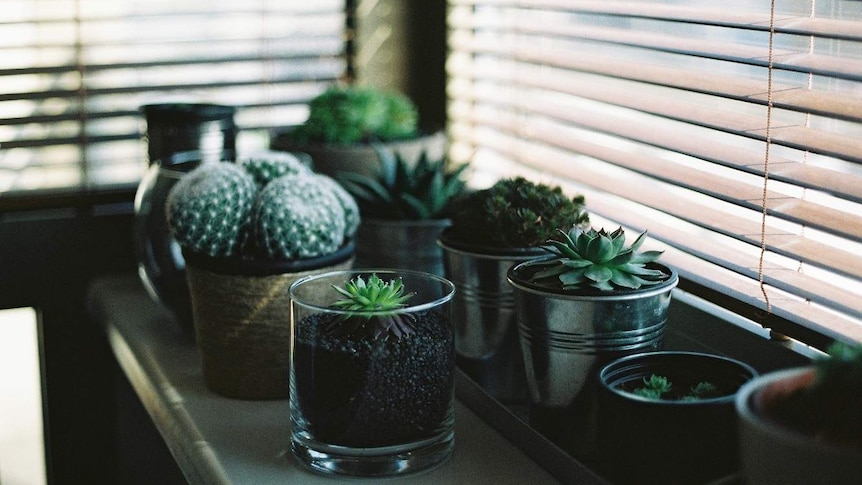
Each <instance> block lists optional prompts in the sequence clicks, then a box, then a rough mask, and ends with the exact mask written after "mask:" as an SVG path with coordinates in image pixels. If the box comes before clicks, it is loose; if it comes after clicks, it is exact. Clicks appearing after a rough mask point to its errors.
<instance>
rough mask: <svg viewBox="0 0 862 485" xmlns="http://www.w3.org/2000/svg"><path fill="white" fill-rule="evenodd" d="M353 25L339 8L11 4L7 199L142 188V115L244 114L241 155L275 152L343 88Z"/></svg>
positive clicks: (7, 0) (2, 108)
mask: <svg viewBox="0 0 862 485" xmlns="http://www.w3.org/2000/svg"><path fill="white" fill-rule="evenodd" d="M345 21H346V17H345V2H344V1H339V0H318V1H314V2H296V1H288V0H242V1H235V0H4V1H3V4H2V9H0V59H2V60H3V62H2V63H0V86H2V87H0V199H2V198H3V195H4V193H5V195H7V196H9V195H13V194H16V193H18V194H20V193H21V192H22V191H27V192H26V194H24V195H27V196H33V195H36V194H37V192H36V191H70V192H75V193H77V192H82V191H92V190H101V189H104V188H106V187H112V186H117V185H130V184H134V183H136V182H137V181H138V179H139V178H140V176H141V174H142V169H143V165H142V164H143V163H144V154H145V149H144V148H142V146H141V145H142V144H141V134H142V130H143V129H144V123H143V117H142V115H141V113H140V112H139V107H140V106H142V105H144V104H148V103H160V102H173V101H193V102H208V103H216V104H226V105H231V106H236V107H237V108H238V110H237V114H236V122H237V124H238V126H239V128H240V130H241V132H240V136H239V140H238V145H239V147H240V149H242V146H243V145H246V146H248V145H251V146H254V147H261V148H262V147H265V146H267V140H266V138H267V136H268V132H269V130H271V129H273V128H278V127H286V126H290V125H294V124H298V123H301V122H302V121H303V120H304V119H305V116H306V115H307V108H306V103H307V101H308V100H309V99H310V98H311V97H313V96H314V95H315V94H317V93H318V92H320V91H321V90H323V89H324V87H325V85H327V84H330V83H332V82H333V81H334V80H336V79H339V78H341V77H343V76H344V74H345V72H346V66H347V61H346V56H345V35H344V33H345ZM0 202H2V200H0Z"/></svg>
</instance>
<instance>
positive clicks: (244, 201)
mask: <svg viewBox="0 0 862 485" xmlns="http://www.w3.org/2000/svg"><path fill="white" fill-rule="evenodd" d="M256 194H257V186H256V185H255V183H254V179H253V178H252V176H251V175H250V174H249V173H248V172H246V171H245V170H243V169H242V168H241V167H239V166H237V165H234V164H231V163H226V162H218V163H205V164H203V165H201V166H200V167H198V168H196V169H195V170H193V171H191V172H189V173H188V174H186V176H184V177H183V178H182V179H181V180H180V181H179V182H177V184H176V185H175V186H174V188H173V189H172V190H171V192H170V194H169V196H168V199H167V201H166V204H165V211H166V214H167V219H168V224H169V226H170V228H171V232H172V234H173V236H174V239H176V240H177V242H178V243H179V244H180V246H182V247H183V248H187V249H189V250H191V251H193V252H195V253H200V254H205V255H208V256H211V257H214V258H223V257H230V256H234V255H237V254H239V253H240V251H241V250H242V247H243V245H244V244H245V241H246V239H247V236H248V232H249V221H250V220H251V211H252V207H253V205H254V200H255V196H256Z"/></svg>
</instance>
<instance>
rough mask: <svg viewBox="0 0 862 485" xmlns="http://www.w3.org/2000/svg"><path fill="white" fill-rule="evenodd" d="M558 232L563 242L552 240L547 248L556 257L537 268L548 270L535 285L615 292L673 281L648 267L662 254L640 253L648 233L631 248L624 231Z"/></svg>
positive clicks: (540, 273) (535, 277)
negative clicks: (550, 283)
mask: <svg viewBox="0 0 862 485" xmlns="http://www.w3.org/2000/svg"><path fill="white" fill-rule="evenodd" d="M558 232H559V233H560V234H562V240H555V239H550V240H548V243H549V244H550V245H549V246H545V247H546V249H548V250H549V251H550V252H552V253H553V254H554V255H555V256H556V257H551V258H549V259H545V260H538V261H536V262H535V266H538V267H545V269H541V270H539V271H537V272H535V273H534V274H533V276H532V277H531V281H533V282H537V281H541V280H544V279H547V278H556V279H557V280H558V283H560V284H562V287H563V289H565V290H573V289H578V288H583V287H585V286H589V287H593V288H596V289H599V290H602V291H612V290H616V289H638V288H641V287H647V286H653V285H657V284H659V283H661V282H663V281H665V280H667V278H668V277H669V275H667V274H665V273H664V272H663V271H661V270H658V269H650V268H647V267H646V264H647V263H652V262H654V261H656V260H658V259H659V257H660V256H661V254H662V252H661V251H644V252H638V249H639V248H640V246H641V245H642V244H643V242H644V240H645V238H646V231H644V232H643V233H641V234H640V235H639V236H638V237H637V239H635V241H634V242H633V243H632V244H631V246H628V247H626V246H625V242H626V234H625V231H624V230H623V228H622V227H620V228H618V229H617V230H615V231H613V232H611V233H608V232H606V231H605V230H604V229H601V230H599V231H596V230H595V229H593V228H590V229H588V230H586V231H585V230H582V229H581V228H580V227H573V228H572V229H571V230H569V231H568V232H565V231H562V230H559V231H558Z"/></svg>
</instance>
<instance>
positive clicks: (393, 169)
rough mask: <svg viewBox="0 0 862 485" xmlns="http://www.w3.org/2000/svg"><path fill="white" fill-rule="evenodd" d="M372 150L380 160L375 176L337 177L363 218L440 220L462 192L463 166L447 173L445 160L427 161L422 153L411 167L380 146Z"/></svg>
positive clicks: (354, 174)
mask: <svg viewBox="0 0 862 485" xmlns="http://www.w3.org/2000/svg"><path fill="white" fill-rule="evenodd" d="M374 149H375V150H376V151H377V157H378V159H379V160H380V172H379V174H378V175H377V176H374V177H372V176H368V175H363V174H359V173H354V172H345V173H342V174H340V176H339V181H340V182H341V183H342V185H344V187H345V188H346V189H347V191H348V192H350V194H351V195H352V196H353V197H354V198H355V199H356V202H357V204H359V210H360V212H361V213H362V214H363V215H364V216H365V217H374V218H379V219H390V220H422V219H440V218H443V217H445V213H446V211H447V209H448V208H449V202H450V201H452V200H453V199H455V198H456V197H459V196H461V195H462V194H463V193H464V192H465V189H466V182H465V181H464V180H463V178H462V174H463V172H464V170H465V169H466V168H467V165H466V164H462V165H459V166H457V167H454V168H451V169H448V168H447V165H446V159H445V158H441V159H439V160H430V159H429V158H428V154H427V153H426V152H424V151H423V152H422V153H421V154H420V156H419V159H418V160H417V161H416V163H415V164H414V165H413V166H412V167H411V166H410V164H408V163H407V162H406V161H405V160H404V158H403V157H402V156H401V155H400V154H397V153H395V152H394V151H392V150H390V149H388V148H386V147H385V146H383V145H380V144H374Z"/></svg>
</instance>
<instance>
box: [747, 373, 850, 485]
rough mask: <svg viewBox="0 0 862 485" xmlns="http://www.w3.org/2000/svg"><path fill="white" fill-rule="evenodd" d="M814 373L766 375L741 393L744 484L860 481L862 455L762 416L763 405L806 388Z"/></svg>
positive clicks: (843, 483) (832, 484)
mask: <svg viewBox="0 0 862 485" xmlns="http://www.w3.org/2000/svg"><path fill="white" fill-rule="evenodd" d="M813 372H814V369H813V367H802V368H795V369H786V370H781V371H775V372H770V373H768V374H764V375H762V376H760V377H758V378H756V379H754V380H752V381H750V382H749V383H748V384H746V385H745V386H743V387H742V389H740V391H739V393H738V394H737V396H736V412H737V414H738V415H739V451H740V459H741V462H742V476H743V477H744V478H745V480H746V483H757V484H765V485H771V484H782V485H783V484H787V483H793V484H800V485H808V484H810V485H815V484H816V485H819V484H826V483H828V484H829V485H850V484H858V483H859V482H860V480H862V450H860V449H858V448H853V447H848V446H839V445H837V444H833V443H829V442H827V441H824V440H822V439H816V438H815V437H813V436H809V435H806V434H803V433H802V432H800V431H797V430H795V429H792V428H790V427H788V426H785V425H781V424H779V423H777V422H776V421H774V420H772V419H770V418H769V416H767V415H766V414H764V412H763V407H764V403H765V402H766V401H767V400H769V399H774V398H775V396H776V395H778V394H782V393H789V392H793V391H794V390H796V389H801V388H803V387H805V386H807V385H809V384H810V382H811V381H812V380H813V377H814V374H813Z"/></svg>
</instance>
